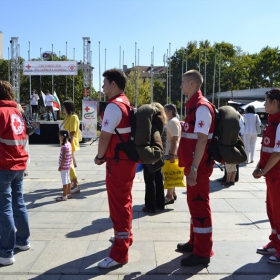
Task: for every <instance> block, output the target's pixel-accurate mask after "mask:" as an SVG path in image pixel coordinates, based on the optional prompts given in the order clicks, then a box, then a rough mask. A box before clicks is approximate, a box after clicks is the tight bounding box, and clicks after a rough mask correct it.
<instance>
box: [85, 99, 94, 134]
mask: <svg viewBox="0 0 280 280" xmlns="http://www.w3.org/2000/svg"><path fill="white" fill-rule="evenodd" d="M82 104H83V110H82V116H83V119H82V135H83V138H93V139H95V138H96V137H97V101H94V100H83V101H82Z"/></svg>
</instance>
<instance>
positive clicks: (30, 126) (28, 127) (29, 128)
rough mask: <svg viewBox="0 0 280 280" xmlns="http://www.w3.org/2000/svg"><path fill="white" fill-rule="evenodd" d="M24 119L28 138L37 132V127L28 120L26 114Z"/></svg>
mask: <svg viewBox="0 0 280 280" xmlns="http://www.w3.org/2000/svg"><path fill="white" fill-rule="evenodd" d="M22 117H23V118H24V121H25V124H26V134H27V135H28V136H30V135H32V134H33V133H34V132H35V130H36V127H35V126H33V124H32V122H31V121H30V120H28V119H27V117H26V116H25V115H24V114H22Z"/></svg>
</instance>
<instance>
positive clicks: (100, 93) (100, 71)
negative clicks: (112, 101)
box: [98, 41, 101, 101]
mask: <svg viewBox="0 0 280 280" xmlns="http://www.w3.org/2000/svg"><path fill="white" fill-rule="evenodd" d="M98 57H99V101H101V69H100V68H101V66H100V41H99V42H98Z"/></svg>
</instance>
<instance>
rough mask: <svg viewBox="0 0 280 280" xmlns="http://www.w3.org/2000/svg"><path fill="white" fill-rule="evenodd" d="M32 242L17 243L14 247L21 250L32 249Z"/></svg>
mask: <svg viewBox="0 0 280 280" xmlns="http://www.w3.org/2000/svg"><path fill="white" fill-rule="evenodd" d="M30 247H31V246H30V243H28V244H27V245H23V246H20V245H17V244H16V245H15V247H14V249H19V250H21V251H27V250H29V249H30Z"/></svg>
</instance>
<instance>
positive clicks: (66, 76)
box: [65, 42, 68, 100]
mask: <svg viewBox="0 0 280 280" xmlns="http://www.w3.org/2000/svg"><path fill="white" fill-rule="evenodd" d="M66 61H67V42H66ZM65 77H66V78H65V81H66V82H65V99H66V100H67V80H68V79H67V75H66V76H65Z"/></svg>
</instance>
